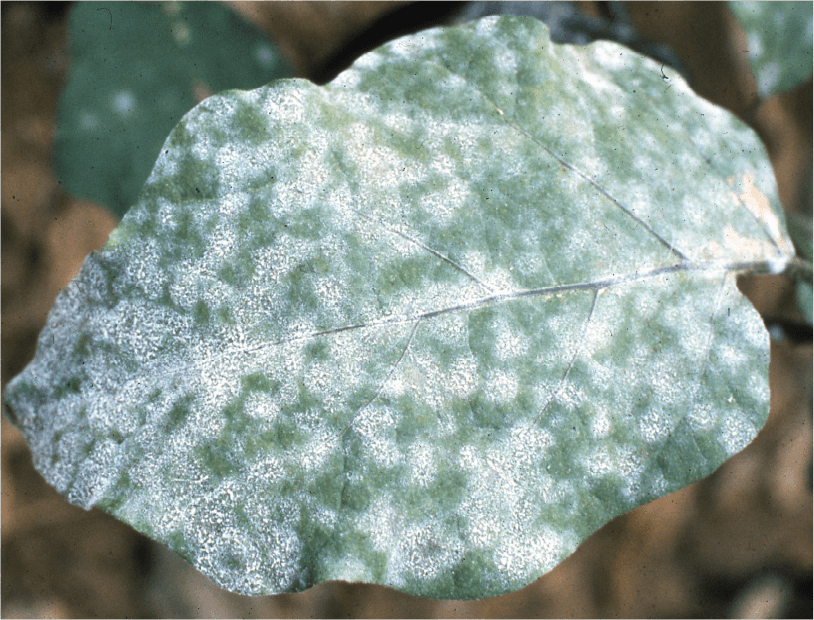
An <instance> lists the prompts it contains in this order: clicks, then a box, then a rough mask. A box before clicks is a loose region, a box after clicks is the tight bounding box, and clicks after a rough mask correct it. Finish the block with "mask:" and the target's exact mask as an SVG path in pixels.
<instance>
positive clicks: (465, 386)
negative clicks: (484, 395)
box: [446, 353, 479, 398]
mask: <svg viewBox="0 0 814 620" xmlns="http://www.w3.org/2000/svg"><path fill="white" fill-rule="evenodd" d="M478 379H479V377H478V363H477V362H476V361H475V358H474V357H473V356H472V354H471V353H470V354H468V355H466V356H464V357H459V358H458V359H456V360H455V361H454V362H452V364H451V365H450V367H449V375H448V377H447V382H446V389H447V392H448V394H449V395H450V396H452V397H455V398H467V397H468V396H470V395H471V394H473V393H474V392H475V390H477V389H478Z"/></svg>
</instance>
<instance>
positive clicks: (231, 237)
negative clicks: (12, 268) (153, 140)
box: [5, 17, 793, 599]
mask: <svg viewBox="0 0 814 620" xmlns="http://www.w3.org/2000/svg"><path fill="white" fill-rule="evenodd" d="M665 71H668V70H667V69H665ZM784 230H785V229H784V224H783V220H782V214H781V212H780V211H779V210H778V209H777V207H776V189H775V185H774V178H773V176H772V169H771V165H770V163H769V161H768V159H767V157H766V153H765V151H764V149H763V147H762V145H761V143H760V141H759V139H758V138H757V136H756V135H755V134H754V133H753V132H752V131H751V130H750V129H749V128H748V127H746V126H745V125H743V124H742V123H741V122H740V121H738V120H737V119H736V118H735V117H733V116H732V115H730V114H729V113H727V112H725V111H723V110H721V109H719V108H716V107H715V106H713V105H711V104H709V103H708V102H706V101H704V100H703V99H701V98H699V97H697V96H696V95H695V94H694V93H693V91H692V89H691V88H689V87H688V86H687V84H686V83H685V82H684V81H683V80H681V78H680V77H678V76H673V77H672V87H671V88H669V89H665V87H664V83H663V80H662V73H661V70H660V66H659V65H658V64H656V63H654V62H653V61H651V60H648V59H646V58H643V57H641V56H639V55H637V54H635V53H633V52H630V51H629V50H627V49H625V48H623V47H621V46H618V45H616V44H613V43H609V42H599V43H595V44H593V45H590V46H587V47H584V48H582V47H572V46H568V45H563V46H558V45H553V44H552V43H551V41H550V40H549V37H548V31H547V30H546V28H545V27H544V26H543V25H542V24H540V23H539V22H537V21H536V20H533V19H525V18H511V17H502V18H488V19H484V20H481V21H480V22H477V23H475V24H472V25H468V26H464V27H460V28H450V29H434V30H428V31H424V32H421V33H418V34H416V35H413V36H410V37H406V38H403V39H399V40H397V41H394V42H392V43H389V44H387V45H385V46H383V47H382V48H379V49H378V50H376V51H374V52H372V53H370V54H367V55H365V56H363V57H362V58H360V59H359V60H358V61H357V62H356V63H355V64H354V65H353V67H351V68H350V69H349V70H348V71H346V72H344V73H342V74H341V75H340V76H338V77H337V78H336V79H335V80H334V81H333V82H332V83H330V84H329V85H327V86H324V87H317V86H315V85H314V84H312V83H310V82H307V81H303V80H283V81H279V82H276V83H274V84H271V85H269V86H267V87H264V88H260V89H257V90H253V91H248V92H245V91H231V92H228V93H224V94H223V95H220V96H215V97H212V98H210V99H208V100H206V101H205V102H203V103H202V104H201V105H199V106H197V107H196V108H195V109H194V110H193V111H192V112H190V113H189V114H187V115H186V116H185V117H184V119H183V120H182V121H181V122H180V123H179V125H178V126H177V127H176V128H175V130H174V131H173V132H172V134H171V135H170V136H169V138H168V139H167V141H166V143H165V145H164V147H163V149H162V152H161V155H160V157H159V159H158V161H157V162H156V165H155V168H154V169H153V172H152V174H151V176H150V178H149V180H148V182H147V184H146V186H145V188H144V190H143V191H142V193H141V196H140V199H139V202H138V204H137V205H136V206H135V207H134V208H133V209H132V210H131V211H130V212H129V213H128V214H127V216H126V217H125V218H124V219H123V220H122V223H121V225H120V226H119V228H117V229H116V230H115V231H114V232H113V234H112V235H111V237H110V240H109V242H108V244H107V246H106V248H105V249H104V250H103V251H102V252H99V253H95V254H93V255H91V256H90V257H89V258H88V259H87V261H86V262H85V265H84V266H83V268H82V271H81V273H80V275H79V276H78V278H77V279H76V281H75V282H74V283H72V284H71V285H70V286H68V287H67V288H66V289H65V290H64V291H63V293H62V294H61V295H60V297H59V299H58V300H57V303H56V305H55V307H54V310H53V311H52V313H51V316H50V318H49V321H48V325H47V327H46V328H45V329H44V331H43V332H42V335H41V337H40V341H39V346H38V350H37V354H36V357H35V359H34V361H33V362H32V363H31V365H30V366H29V367H28V368H27V369H26V370H25V371H24V372H23V373H22V374H21V375H20V376H19V377H17V378H16V379H15V380H14V381H12V382H11V383H10V384H9V387H8V389H7V393H6V399H5V402H6V403H7V406H8V407H9V409H8V411H9V414H10V416H12V419H14V420H15V423H16V424H18V425H19V426H20V428H21V430H22V432H23V433H24V434H25V436H26V438H27V440H28V442H29V445H30V446H31V449H32V452H33V455H34V463H35V465H36V466H37V468H38V469H39V470H40V471H41V472H42V473H43V475H44V476H45V477H46V479H47V480H49V481H50V482H51V483H52V484H54V485H55V486H56V487H57V488H58V489H59V490H60V492H62V493H63V494H64V495H65V496H66V497H67V498H68V499H69V500H70V501H72V502H74V503H76V504H79V505H81V506H86V507H90V506H93V505H96V504H100V503H101V504H102V505H103V506H105V507H106V508H107V509H108V510H110V511H111V512H112V513H113V514H114V515H116V516H117V517H119V518H121V519H123V520H124V521H126V522H128V523H131V524H133V525H134V527H136V528H137V529H139V530H141V531H145V532H147V533H149V535H151V536H153V537H155V538H156V539H157V540H159V541H162V542H164V543H166V544H168V545H170V546H171V547H172V548H173V549H175V550H176V551H177V552H178V553H180V554H181V555H183V556H184V557H185V558H187V559H188V560H189V561H190V562H192V563H193V564H194V565H195V566H196V567H197V568H199V569H200V570H201V571H203V572H204V573H205V574H206V575H208V576H209V577H210V578H211V579H213V580H214V581H215V582H217V583H218V584H220V585H222V586H223V587H226V588H228V589H230V590H233V591H236V592H241V593H245V594H255V595H257V594H271V593H278V592H286V591H298V590H302V589H304V588H307V587H310V586H312V585H314V584H316V583H319V582H321V581H325V580H329V579H344V580H350V581H367V582H373V583H379V584H383V585H387V586H391V587H394V588H398V589H400V590H403V591H405V592H410V593H413V594H420V595H424V596H431V597H440V598H459V599H469V598H480V597H486V596H492V595H497V594H502V593H505V592H510V591H513V590H517V589H519V588H521V587H523V586H525V585H527V584H529V583H530V582H532V581H533V580H535V579H536V578H538V577H539V576H540V575H542V574H543V573H545V572H546V571H549V570H550V569H552V568H553V567H554V566H555V565H556V564H557V563H558V562H560V561H561V560H563V559H564V558H565V557H566V556H568V555H569V554H570V553H571V552H573V551H574V549H575V548H576V547H577V545H578V544H579V543H580V542H581V541H583V540H584V539H585V538H586V537H588V536H589V535H590V534H591V533H592V532H594V531H596V529H597V528H599V527H601V526H602V525H603V524H604V523H606V522H607V521H608V520H609V519H611V518H613V517H614V516H616V515H619V514H621V513H623V512H625V511H628V510H630V509H632V508H634V507H636V506H639V505H641V504H644V503H646V502H648V501H651V500H652V499H655V498H657V497H660V496H662V495H664V494H667V493H670V492H672V491H675V490H678V489H680V488H682V487H683V486H685V485H687V484H689V483H690V482H693V481H694V480H696V479H698V478H700V477H702V476H705V475H707V474H709V473H711V472H712V471H714V470H715V469H716V468H717V467H718V466H719V465H720V464H721V463H722V462H723V461H724V460H725V459H726V458H727V457H729V456H731V455H733V454H734V453H736V452H737V451H739V450H741V449H742V448H743V447H744V446H745V445H746V444H747V443H749V441H751V440H752V438H753V437H754V436H755V434H756V433H757V431H758V429H760V428H761V426H762V425H763V424H764V422H765V420H766V417H767V414H768V397H769V386H768V361H769V339H768V335H767V333H766V331H765V329H764V327H763V323H762V321H761V319H760V317H759V316H758V314H757V313H756V312H755V310H754V309H753V308H752V306H751V305H750V304H749V303H748V301H746V299H745V298H743V296H741V295H740V293H739V292H738V289H737V287H736V283H735V279H736V275H737V274H738V273H742V272H747V271H753V272H767V271H768V272H779V271H782V270H783V268H784V267H785V265H786V264H787V263H788V261H789V260H791V257H792V256H793V249H792V246H791V242H790V241H789V240H788V238H787V237H786V236H785V233H784V232H783V231H784Z"/></svg>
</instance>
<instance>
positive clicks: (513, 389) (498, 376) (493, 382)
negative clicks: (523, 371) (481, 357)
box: [484, 370, 520, 405]
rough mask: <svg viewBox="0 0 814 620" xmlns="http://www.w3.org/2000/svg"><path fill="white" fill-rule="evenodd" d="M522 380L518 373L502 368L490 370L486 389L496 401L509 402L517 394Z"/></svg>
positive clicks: (488, 394)
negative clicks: (501, 369) (502, 369)
mask: <svg viewBox="0 0 814 620" xmlns="http://www.w3.org/2000/svg"><path fill="white" fill-rule="evenodd" d="M519 387H520V381H519V379H518V377H517V375H515V374H512V373H508V372H505V371H500V370H492V371H489V374H487V375H486V385H485V387H484V390H485V392H486V394H487V396H488V397H489V398H490V399H491V400H493V401H494V402H496V403H500V404H504V405H505V404H509V403H510V402H511V401H512V400H514V398H515V397H516V396H517V390H518V389H519Z"/></svg>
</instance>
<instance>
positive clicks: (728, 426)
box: [721, 414, 758, 456]
mask: <svg viewBox="0 0 814 620" xmlns="http://www.w3.org/2000/svg"><path fill="white" fill-rule="evenodd" d="M757 431H758V429H757V428H756V427H755V425H754V424H752V422H751V421H750V420H748V419H746V418H745V417H744V416H743V414H740V415H737V414H735V415H732V414H730V415H727V416H726V417H725V418H724V421H723V424H722V426H721V435H722V437H721V442H722V443H723V445H724V449H725V450H726V454H727V456H732V455H733V454H736V453H738V452H740V451H741V450H743V449H744V448H745V447H746V446H747V445H749V442H751V441H752V440H753V439H754V438H755V436H756V435H757Z"/></svg>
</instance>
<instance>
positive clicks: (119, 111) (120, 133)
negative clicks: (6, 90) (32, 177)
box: [54, 2, 292, 218]
mask: <svg viewBox="0 0 814 620" xmlns="http://www.w3.org/2000/svg"><path fill="white" fill-rule="evenodd" d="M69 29H70V38H71V50H72V55H73V58H72V63H71V71H70V75H69V77H68V83H67V85H66V87H65V91H64V92H63V94H62V97H61V99H60V104H59V112H58V123H57V124H58V127H59V129H58V132H57V139H56V147H55V157H54V159H55V162H54V163H55V168H56V171H57V174H58V175H59V178H60V180H61V181H62V183H63V186H64V187H65V189H66V191H68V192H69V193H71V194H73V195H76V196H80V197H83V198H89V199H92V200H95V201H97V202H99V203H101V204H103V205H105V206H106V207H107V208H108V209H110V210H111V211H112V212H113V213H114V214H115V215H116V216H117V217H119V218H121V217H122V216H123V215H124V214H125V213H126V212H127V209H129V208H130V206H131V205H132V204H133V203H134V202H135V200H136V198H137V196H138V192H139V190H140V189H141V187H142V186H143V185H144V182H145V181H146V180H147V177H148V176H149V174H150V170H151V169H152V167H153V164H154V163H155V160H156V157H158V152H159V149H160V148H161V144H162V143H163V142H164V140H165V139H166V137H167V135H168V134H169V132H170V131H171V130H172V128H173V127H174V126H175V125H176V124H177V123H178V121H179V119H180V118H181V117H182V116H183V115H184V114H185V113H186V112H188V111H189V110H190V109H191V108H192V107H193V106H194V105H195V104H196V103H198V101H200V100H201V99H202V98H204V97H206V96H208V94H211V93H215V92H218V91H222V90H225V89H228V88H256V87H257V86H261V85H263V84H266V83H267V82H269V81H271V80H273V79H275V78H281V77H288V76H290V75H292V70H291V68H289V67H288V66H287V65H286V63H285V62H284V60H283V59H282V57H281V56H280V53H279V51H278V50H277V49H276V48H274V47H273V46H272V45H271V44H270V43H269V42H268V40H266V39H265V38H264V36H263V34H262V33H261V32H260V31H258V30H257V29H256V28H255V27H254V26H252V25H251V24H249V23H248V22H245V21H243V20H242V19H240V18H239V17H238V16H237V15H235V14H234V13H232V12H231V11H230V10H229V9H228V8H226V7H224V6H221V5H220V4H219V3H215V2H167V3H163V5H159V4H158V3H147V2H114V3H112V4H110V3H103V2H80V3H76V4H75V5H74V6H73V8H72V9H71V17H70V21H69Z"/></svg>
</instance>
